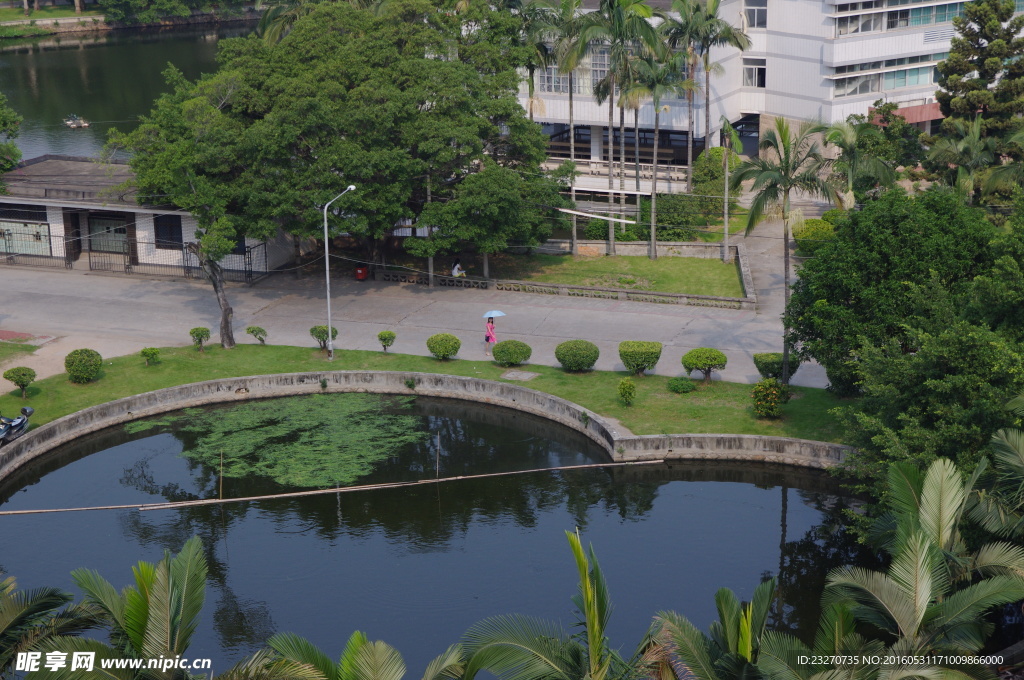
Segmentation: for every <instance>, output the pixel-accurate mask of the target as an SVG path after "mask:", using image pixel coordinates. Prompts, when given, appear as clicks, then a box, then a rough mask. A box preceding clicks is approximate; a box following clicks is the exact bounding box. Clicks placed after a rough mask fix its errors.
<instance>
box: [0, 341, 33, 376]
mask: <svg viewBox="0 0 1024 680" xmlns="http://www.w3.org/2000/svg"><path fill="white" fill-rule="evenodd" d="M35 349H36V348H35V345H28V344H25V343H23V342H0V364H2V363H4V362H5V361H7V360H8V359H10V358H11V357H15V356H18V355H19V354H31V353H32V352H34V351H35ZM8 368H13V364H12V365H11V366H9V367H8ZM2 372H3V371H0V373H2Z"/></svg>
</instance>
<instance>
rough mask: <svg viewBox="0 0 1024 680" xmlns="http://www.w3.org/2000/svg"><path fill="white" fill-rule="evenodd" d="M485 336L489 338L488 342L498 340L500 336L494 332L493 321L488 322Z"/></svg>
mask: <svg viewBox="0 0 1024 680" xmlns="http://www.w3.org/2000/svg"><path fill="white" fill-rule="evenodd" d="M484 337H486V338H487V342H498V336H496V335H495V334H494V324H493V323H488V324H487V332H486V333H485V334H484Z"/></svg>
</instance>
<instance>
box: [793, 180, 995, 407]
mask: <svg viewBox="0 0 1024 680" xmlns="http://www.w3.org/2000/svg"><path fill="white" fill-rule="evenodd" d="M994 234H995V232H994V229H993V227H992V225H991V224H989V222H988V221H987V220H985V218H984V215H983V214H982V213H981V211H979V210H976V209H972V208H969V207H967V206H965V205H964V204H963V201H961V200H960V199H959V197H957V196H956V195H955V194H954V193H953V192H951V191H948V190H933V191H929V192H927V193H925V194H923V195H922V196H920V197H918V198H911V197H909V196H907V195H906V194H905V193H903V192H902V191H895V190H894V191H888V192H886V193H884V194H883V195H882V196H881V197H880V198H879V199H878V200H877V201H871V202H869V203H867V204H866V205H865V206H864V209H863V210H859V211H855V212H852V213H850V215H849V218H848V219H847V220H846V221H844V222H843V224H841V225H840V226H839V227H838V228H837V229H836V238H835V239H834V240H833V241H831V242H830V243H828V244H827V245H825V246H824V247H823V249H822V251H821V253H820V257H816V258H813V259H811V260H808V261H807V262H805V263H804V265H803V267H802V269H801V271H800V278H799V279H798V280H797V282H796V285H795V287H794V289H793V296H792V299H791V301H790V303H789V305H788V307H787V312H786V317H787V319H788V323H787V325H788V326H789V327H790V328H791V329H792V331H793V337H794V339H795V340H796V341H798V342H800V343H802V346H803V347H802V351H803V352H804V353H805V354H806V355H807V356H810V357H813V358H815V359H816V360H817V361H818V362H819V363H820V364H821V365H822V366H824V367H825V370H826V371H827V373H828V378H829V382H830V384H831V389H832V390H833V391H835V392H837V393H840V394H844V395H848V394H853V393H856V392H857V391H858V386H857V382H858V380H859V379H860V378H859V376H858V367H859V365H860V362H859V361H858V360H857V359H856V358H855V357H854V352H855V351H856V350H858V349H859V348H860V347H861V344H862V342H864V341H867V342H868V343H869V344H879V343H882V342H883V341H886V340H888V339H892V338H897V339H899V338H902V337H903V335H904V326H905V324H906V323H907V321H908V318H909V317H910V316H911V315H912V314H913V313H914V305H915V301H914V298H913V297H912V296H910V295H908V284H918V285H924V284H927V283H928V282H929V281H930V280H931V276H932V272H934V275H935V276H936V277H937V280H938V282H939V284H940V286H941V287H943V288H944V289H946V290H952V291H957V290H962V289H964V288H965V287H966V286H967V284H968V282H969V281H970V280H971V279H973V278H974V277H975V276H977V275H979V274H982V273H985V272H987V271H988V269H989V267H990V266H991V257H992V255H991V253H990V251H989V243H990V241H991V239H992V237H993V236H994ZM898 342H900V345H901V346H902V347H907V346H908V345H907V343H906V342H903V341H899V340H898Z"/></svg>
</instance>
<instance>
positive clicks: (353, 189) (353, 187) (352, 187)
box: [345, 184, 356, 191]
mask: <svg viewBox="0 0 1024 680" xmlns="http://www.w3.org/2000/svg"><path fill="white" fill-rule="evenodd" d="M355 188H356V185H355V184H349V185H348V189H345V191H355Z"/></svg>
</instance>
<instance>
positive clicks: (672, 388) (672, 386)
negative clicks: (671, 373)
mask: <svg viewBox="0 0 1024 680" xmlns="http://www.w3.org/2000/svg"><path fill="white" fill-rule="evenodd" d="M695 389H697V385H695V384H694V382H693V381H692V380H690V379H689V378H684V377H683V376H676V377H674V378H669V381H668V391H669V392H674V393H676V394H688V393H690V392H693V391H694V390H695Z"/></svg>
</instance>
